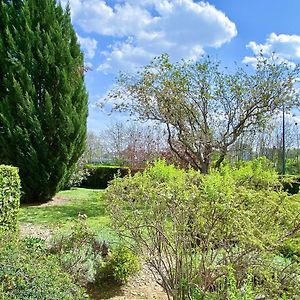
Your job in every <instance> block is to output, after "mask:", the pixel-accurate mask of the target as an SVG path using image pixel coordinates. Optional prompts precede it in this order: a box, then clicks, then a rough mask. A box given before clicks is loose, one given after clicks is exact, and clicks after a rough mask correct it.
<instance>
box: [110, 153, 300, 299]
mask: <svg viewBox="0 0 300 300" xmlns="http://www.w3.org/2000/svg"><path fill="white" fill-rule="evenodd" d="M105 198H106V200H107V205H108V207H109V212H110V217H111V218H112V224H113V226H114V228H115V229H116V230H117V231H118V232H119V234H120V235H121V236H123V237H124V238H125V239H126V240H127V243H128V244H130V243H132V244H133V245H134V247H137V248H138V249H139V250H140V252H142V253H143V254H144V257H145V259H146V261H147V262H148V263H149V265H150V266H151V267H152V269H153V270H154V271H155V272H156V274H158V278H159V280H160V282H161V285H162V286H163V288H164V289H165V291H166V292H167V294H168V296H169V297H170V298H171V297H172V298H173V299H177V300H179V299H180V300H183V299H256V298H257V297H261V298H262V299H298V298H299V297H300V294H299V293H300V291H299V289H298V287H299V284H300V275H299V274H300V273H299V272H300V270H299V263H298V261H297V260H296V259H291V258H290V257H287V256H286V255H284V252H283V251H282V248H281V247H282V245H284V243H287V242H288V243H293V241H295V238H296V237H297V234H298V233H299V230H300V220H299V209H300V199H299V195H298V194H297V195H293V196H291V195H288V194H287V193H286V192H284V191H282V189H281V186H280V182H279V180H278V175H277V174H276V172H275V171H274V170H272V168H271V167H270V165H269V163H268V162H267V161H266V160H264V159H260V160H255V161H252V162H248V163H242V164H241V165H240V166H237V167H230V166H223V167H222V168H221V169H220V170H212V171H211V173H210V174H209V175H202V174H200V172H197V171H195V170H188V171H184V170H179V169H176V168H175V167H174V166H167V165H166V164H165V163H164V162H158V163H156V164H155V165H154V166H153V167H150V168H148V169H147V170H146V171H145V172H144V173H138V174H136V175H135V176H129V177H125V178H122V179H121V178H118V179H115V180H114V181H113V182H112V184H111V185H110V186H109V187H108V189H107V190H106V192H105ZM234 297H235V298H234Z"/></svg>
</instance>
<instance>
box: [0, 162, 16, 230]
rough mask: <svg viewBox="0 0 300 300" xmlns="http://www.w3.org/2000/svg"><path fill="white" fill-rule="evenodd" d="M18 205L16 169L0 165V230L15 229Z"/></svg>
mask: <svg viewBox="0 0 300 300" xmlns="http://www.w3.org/2000/svg"><path fill="white" fill-rule="evenodd" d="M19 206H20V178H19V175H18V169H17V168H15V167H11V166H5V165H0V231H1V230H16V228H17V215H18V211H19Z"/></svg>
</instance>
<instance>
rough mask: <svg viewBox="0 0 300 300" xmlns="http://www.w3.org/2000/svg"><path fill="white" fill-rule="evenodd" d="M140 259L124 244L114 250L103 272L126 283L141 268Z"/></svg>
mask: <svg viewBox="0 0 300 300" xmlns="http://www.w3.org/2000/svg"><path fill="white" fill-rule="evenodd" d="M140 267H141V265H140V261H139V259H138V257H137V256H136V255H135V253H134V252H133V251H132V250H131V249H129V248H128V247H126V246H124V245H119V246H118V247H116V248H115V249H113V250H112V253H111V255H110V256H109V257H108V258H107V259H106V261H105V263H104V265H103V267H102V272H103V273H104V275H105V276H106V277H112V278H113V279H114V280H116V281H117V282H120V283H126V282H127V281H128V279H129V277H130V276H131V275H133V274H135V273H136V272H138V271H139V270H140Z"/></svg>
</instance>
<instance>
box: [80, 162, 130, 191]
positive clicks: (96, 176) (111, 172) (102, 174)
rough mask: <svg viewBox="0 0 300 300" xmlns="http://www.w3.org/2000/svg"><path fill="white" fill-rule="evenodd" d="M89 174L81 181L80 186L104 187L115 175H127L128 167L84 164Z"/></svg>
mask: <svg viewBox="0 0 300 300" xmlns="http://www.w3.org/2000/svg"><path fill="white" fill-rule="evenodd" d="M85 168H86V170H87V172H88V173H89V175H88V176H87V177H86V178H85V179H84V180H83V181H82V182H81V184H80V186H81V187H84V188H92V189H105V188H106V187H107V185H108V182H109V181H111V180H113V179H114V178H115V177H124V176H126V175H128V173H129V168H126V167H120V166H106V165H86V166H85Z"/></svg>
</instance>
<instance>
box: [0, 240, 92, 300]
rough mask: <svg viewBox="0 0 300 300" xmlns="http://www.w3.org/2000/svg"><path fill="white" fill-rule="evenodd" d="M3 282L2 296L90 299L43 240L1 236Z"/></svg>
mask: <svg viewBox="0 0 300 300" xmlns="http://www.w3.org/2000/svg"><path fill="white" fill-rule="evenodd" d="M0 282H1V284H0V298H1V299H7V300H8V299H9V300H26V299H28V300H29V299H40V300H57V299H66V300H73V299H75V300H77V299H78V300H82V299H88V296H87V295H86V294H85V292H84V290H83V289H82V288H81V287H79V286H77V285H76V284H74V283H73V281H72V280H71V278H70V276H69V275H68V274H67V273H65V272H64V271H63V270H62V269H61V268H60V266H59V264H58V262H57V259H56V258H55V257H54V256H53V255H49V254H47V251H46V249H45V248H44V247H43V242H42V241H41V240H31V239H30V238H28V239H27V240H26V241H25V242H23V241H19V240H17V238H16V237H12V236H11V235H1V236H0Z"/></svg>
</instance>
